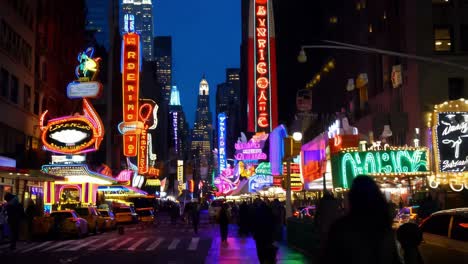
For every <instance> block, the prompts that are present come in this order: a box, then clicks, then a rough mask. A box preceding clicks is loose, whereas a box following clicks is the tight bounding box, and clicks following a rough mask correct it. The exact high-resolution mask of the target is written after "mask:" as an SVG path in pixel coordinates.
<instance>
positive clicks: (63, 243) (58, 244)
mask: <svg viewBox="0 0 468 264" xmlns="http://www.w3.org/2000/svg"><path fill="white" fill-rule="evenodd" d="M72 242H73V240H65V241H62V242H59V243H57V244H54V245H52V246H50V247H46V248H43V249H42V250H41V251H48V250H51V249H56V248H59V247H61V246H63V245H66V244H70V243H72Z"/></svg>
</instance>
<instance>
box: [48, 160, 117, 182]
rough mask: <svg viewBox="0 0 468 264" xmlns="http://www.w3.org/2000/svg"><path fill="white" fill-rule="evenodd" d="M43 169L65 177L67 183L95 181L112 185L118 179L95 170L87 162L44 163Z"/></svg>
mask: <svg viewBox="0 0 468 264" xmlns="http://www.w3.org/2000/svg"><path fill="white" fill-rule="evenodd" d="M42 171H43V172H45V173H48V174H52V175H56V176H61V177H64V178H65V180H66V181H67V183H83V182H88V183H93V184H102V185H110V184H114V183H117V181H116V180H115V179H114V178H112V177H109V176H106V175H103V174H99V173H97V172H93V171H91V170H90V169H89V168H88V165H86V164H70V165H44V166H42Z"/></svg>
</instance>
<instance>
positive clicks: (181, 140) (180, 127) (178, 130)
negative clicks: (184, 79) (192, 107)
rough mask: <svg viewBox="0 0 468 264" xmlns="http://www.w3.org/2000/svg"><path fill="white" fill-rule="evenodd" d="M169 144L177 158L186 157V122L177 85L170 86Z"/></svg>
mask: <svg viewBox="0 0 468 264" xmlns="http://www.w3.org/2000/svg"><path fill="white" fill-rule="evenodd" d="M169 116H170V117H169V119H170V120H169V123H170V125H169V130H170V132H169V135H170V139H171V140H170V141H171V142H170V143H169V146H170V148H171V149H173V150H174V151H173V153H172V154H174V155H176V157H179V158H184V157H186V154H187V153H186V152H187V143H188V142H187V141H188V140H187V139H188V124H187V121H186V118H185V113H184V110H183V109H182V106H181V105H180V94H179V90H178V89H177V86H175V85H174V86H172V89H171V99H170V103H169Z"/></svg>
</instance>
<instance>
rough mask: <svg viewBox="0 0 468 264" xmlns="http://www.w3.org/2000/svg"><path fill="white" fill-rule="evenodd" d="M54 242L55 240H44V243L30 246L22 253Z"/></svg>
mask: <svg viewBox="0 0 468 264" xmlns="http://www.w3.org/2000/svg"><path fill="white" fill-rule="evenodd" d="M52 242H54V241H46V242H42V243H41V244H39V245H36V246H34V247H30V248H27V249H24V250H22V251H21V252H22V253H24V252H29V251H32V250H35V249H38V248H41V247H43V246H47V245H49V244H50V243H52Z"/></svg>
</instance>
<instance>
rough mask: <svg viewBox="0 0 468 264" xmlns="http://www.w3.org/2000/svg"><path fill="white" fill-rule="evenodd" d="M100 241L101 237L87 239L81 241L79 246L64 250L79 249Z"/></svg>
mask: <svg viewBox="0 0 468 264" xmlns="http://www.w3.org/2000/svg"><path fill="white" fill-rule="evenodd" d="M97 241H99V239H93V240H89V241H86V242H85V243H80V244H79V245H78V246H76V247H72V248H69V249H63V250H62V251H77V250H78V249H80V248H84V247H86V246H87V245H90V244H92V243H95V242H97Z"/></svg>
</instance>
